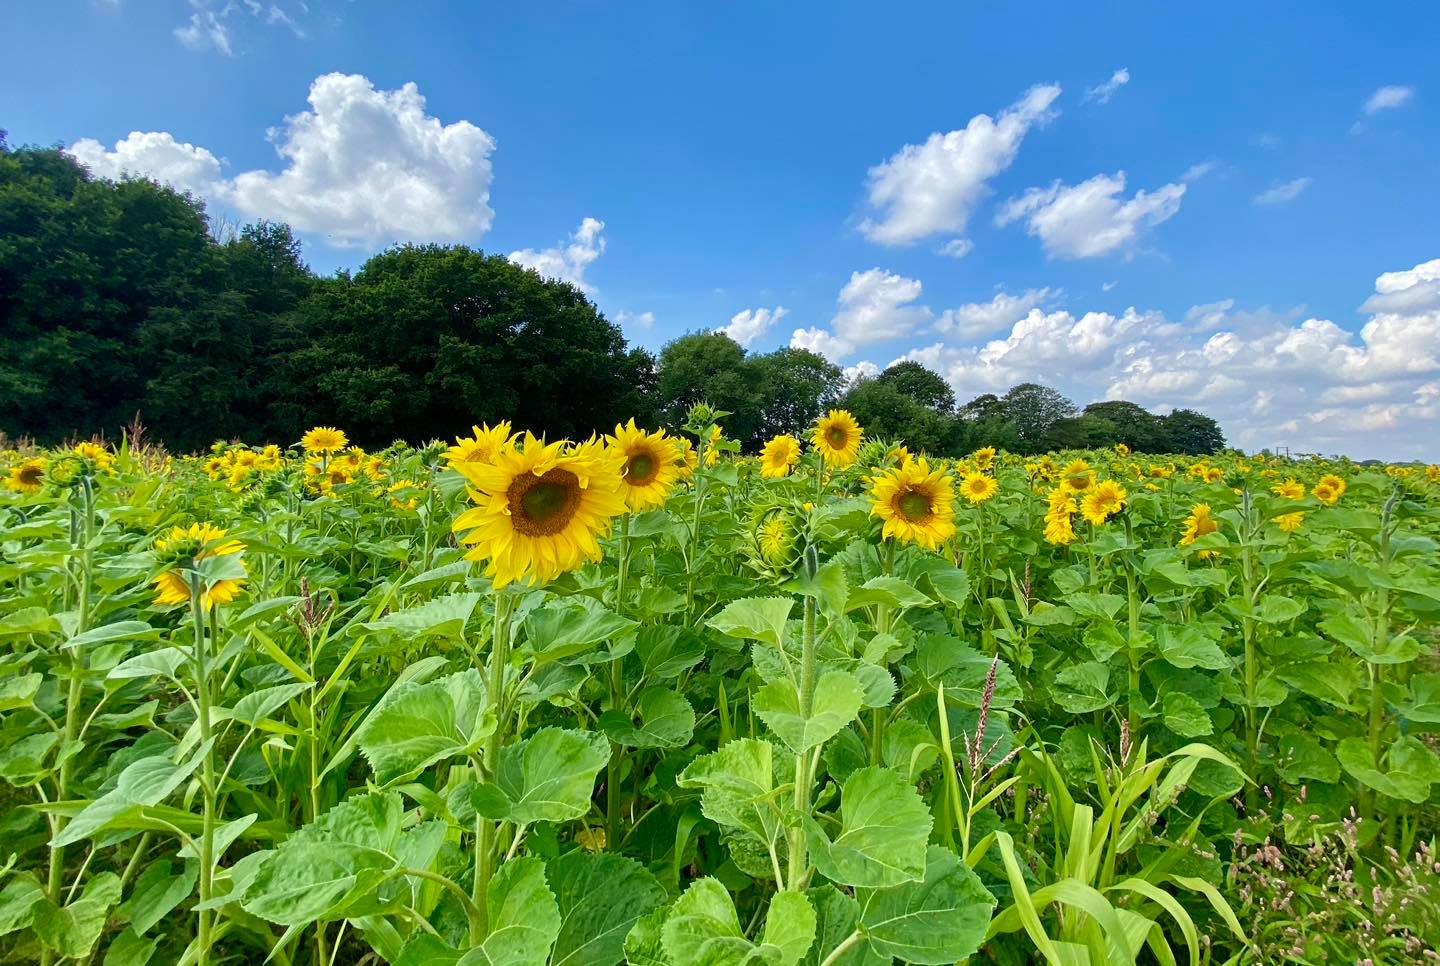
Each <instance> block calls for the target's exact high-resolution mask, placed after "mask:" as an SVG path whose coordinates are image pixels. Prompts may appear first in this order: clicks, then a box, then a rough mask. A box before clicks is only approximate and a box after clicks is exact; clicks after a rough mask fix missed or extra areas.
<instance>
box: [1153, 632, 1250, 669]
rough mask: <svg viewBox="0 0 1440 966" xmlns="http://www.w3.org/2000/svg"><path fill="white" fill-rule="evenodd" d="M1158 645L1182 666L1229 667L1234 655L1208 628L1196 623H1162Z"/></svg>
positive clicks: (1156, 636) (1171, 661)
mask: <svg viewBox="0 0 1440 966" xmlns="http://www.w3.org/2000/svg"><path fill="white" fill-rule="evenodd" d="M1155 647H1156V649H1157V650H1159V651H1160V656H1161V657H1163V658H1164V659H1165V660H1166V661H1167V662H1168V663H1170V664H1172V665H1174V666H1175V667H1178V668H1192V667H1203V668H1205V669H1207V670H1210V671H1226V670H1229V668H1230V666H1231V661H1230V658H1229V657H1227V656H1226V654H1225V652H1224V651H1222V650H1220V645H1218V644H1216V643H1215V641H1213V640H1212V639H1211V638H1209V637H1208V636H1206V634H1205V632H1204V631H1202V630H1201V629H1200V628H1198V627H1196V626H1194V625H1193V624H1180V625H1176V624H1161V625H1159V626H1158V627H1156V628H1155Z"/></svg>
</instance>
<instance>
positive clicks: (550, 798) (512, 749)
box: [470, 728, 610, 825]
mask: <svg viewBox="0 0 1440 966" xmlns="http://www.w3.org/2000/svg"><path fill="white" fill-rule="evenodd" d="M609 760H610V742H608V741H607V740H606V739H605V736H604V735H601V734H596V733H595V732H591V731H567V730H564V729H561V728H542V729H541V730H540V731H537V732H536V733H535V734H534V735H532V736H531V737H529V738H526V739H525V740H523V741H520V742H517V743H515V744H513V745H507V746H506V747H505V748H504V749H502V750H501V752H500V766H499V769H498V774H497V775H496V777H495V781H494V782H482V783H480V784H478V785H476V786H475V790H474V791H473V792H471V795H470V801H471V803H472V804H474V806H475V811H476V812H478V813H479V814H480V815H482V816H484V817H485V818H489V819H498V820H502V821H508V822H516V823H518V824H522V825H528V824H531V823H532V822H564V821H568V820H570V819H575V818H579V817H580V816H582V815H584V814H585V813H586V812H588V811H590V796H591V795H592V794H593V793H594V791H595V776H596V775H598V774H599V773H600V769H601V768H604V767H605V763H606V762H607V761H609Z"/></svg>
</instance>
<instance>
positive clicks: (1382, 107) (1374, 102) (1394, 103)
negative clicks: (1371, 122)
mask: <svg viewBox="0 0 1440 966" xmlns="http://www.w3.org/2000/svg"><path fill="white" fill-rule="evenodd" d="M1414 96H1415V88H1413V87H1401V86H1398V85H1389V86H1386V87H1382V88H1380V89H1378V90H1377V91H1375V93H1373V94H1371V95H1370V98H1369V100H1367V101H1366V102H1365V113H1366V114H1378V113H1380V112H1381V111H1388V110H1392V109H1394V108H1397V107H1400V106H1401V105H1403V104H1405V103H1406V102H1407V101H1409V100H1410V98H1412V97H1414Z"/></svg>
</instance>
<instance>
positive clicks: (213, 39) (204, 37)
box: [110, 0, 309, 57]
mask: <svg viewBox="0 0 1440 966" xmlns="http://www.w3.org/2000/svg"><path fill="white" fill-rule="evenodd" d="M110 2H111V3H112V5H116V6H118V5H119V0H110ZM189 4H190V8H191V10H192V13H191V14H190V19H189V20H187V21H186V22H184V23H182V24H181V25H180V26H178V27H176V28H175V29H174V30H173V31H172V33H174V35H175V39H176V40H178V41H180V43H182V44H184V45H185V46H186V47H189V48H190V49H191V50H196V51H206V50H212V49H213V50H214V51H215V52H216V53H219V54H221V55H223V56H225V57H233V56H235V50H234V47H233V44H232V43H231V39H230V37H231V29H232V20H233V19H234V18H241V19H243V17H244V16H246V15H248V16H250V17H251V18H252V19H253V20H254V21H256V22H258V23H262V24H266V25H275V24H279V25H281V26H284V27H287V28H288V29H289V30H290V32H291V33H293V34H294V35H295V36H296V37H300V38H304V37H305V29H304V28H303V27H302V26H301V25H300V22H299V19H297V18H300V17H303V16H304V15H305V14H307V13H309V8H308V7H307V6H306V5H305V3H304V2H303V0H301V2H299V3H297V4H296V5H295V10H294V12H291V11H287V10H286V9H285V8H284V7H283V6H281V5H280V4H279V3H278V2H276V0H268V2H261V0H225V2H223V3H220V2H216V0H189Z"/></svg>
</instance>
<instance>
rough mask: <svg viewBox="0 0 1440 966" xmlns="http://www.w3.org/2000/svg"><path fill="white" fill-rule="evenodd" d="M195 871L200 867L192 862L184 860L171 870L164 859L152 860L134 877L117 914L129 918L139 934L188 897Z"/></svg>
mask: <svg viewBox="0 0 1440 966" xmlns="http://www.w3.org/2000/svg"><path fill="white" fill-rule="evenodd" d="M199 875H200V867H199V866H198V865H197V864H195V863H191V862H187V863H184V864H183V865H182V866H181V867H180V871H179V872H175V871H173V867H172V866H171V863H170V862H168V861H165V860H160V861H158V862H152V863H150V864H149V865H147V866H146V867H145V871H144V872H142V873H140V877H139V878H138V879H136V880H135V886H134V888H132V889H131V890H130V898H128V899H126V900H125V902H124V903H123V904H122V905H121V906H120V910H119V911H120V914H121V915H122V916H124V917H125V918H126V919H127V920H128V921H129V922H130V928H131V929H133V930H134V931H135V934H136V935H137V936H143V935H145V933H147V932H149V931H150V927H152V926H154V925H155V924H156V923H157V922H159V921H160V920H161V919H164V918H165V917H166V916H168V915H170V913H171V912H173V911H174V910H175V907H176V906H178V905H180V903H182V902H184V901H185V900H186V899H188V898H190V893H191V892H192V890H194V888H195V880H196V879H197V878H198V877H199Z"/></svg>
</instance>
